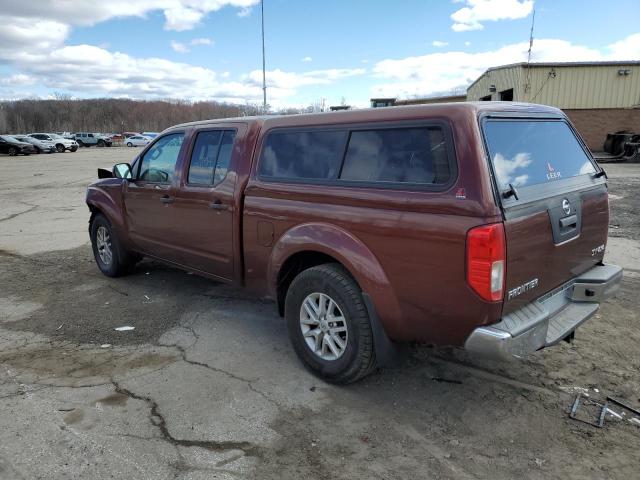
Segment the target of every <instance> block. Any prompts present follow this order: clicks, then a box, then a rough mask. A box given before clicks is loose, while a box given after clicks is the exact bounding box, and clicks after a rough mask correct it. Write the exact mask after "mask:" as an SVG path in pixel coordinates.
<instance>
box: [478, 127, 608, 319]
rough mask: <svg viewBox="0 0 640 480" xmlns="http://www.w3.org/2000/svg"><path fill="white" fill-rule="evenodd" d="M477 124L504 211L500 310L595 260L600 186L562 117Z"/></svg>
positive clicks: (601, 214)
mask: <svg viewBox="0 0 640 480" xmlns="http://www.w3.org/2000/svg"><path fill="white" fill-rule="evenodd" d="M481 124H482V129H483V133H484V138H485V142H486V147H487V150H488V153H489V156H490V164H491V168H492V172H493V176H494V180H495V186H496V196H497V197H498V198H499V200H500V202H501V205H502V208H503V212H504V218H505V236H506V249H507V265H506V277H505V299H504V309H503V314H506V313H509V312H511V311H514V310H517V309H518V308H521V307H522V306H524V305H525V304H527V303H529V302H531V301H532V300H534V299H536V298H538V297H540V296H541V295H543V294H544V293H546V292H549V291H551V290H553V289H554V288H556V287H559V286H561V285H562V284H564V283H566V282H567V281H569V280H571V279H572V278H574V277H576V276H577V275H580V274H581V273H583V272H585V271H586V270H588V269H589V268H591V267H592V266H593V265H595V264H596V263H598V262H600V261H602V258H603V256H604V248H605V244H606V241H607V232H608V224H609V203H608V195H607V186H606V180H605V177H604V176H603V175H602V174H598V173H599V172H600V171H601V170H600V168H599V167H598V166H597V164H596V163H595V161H593V159H592V157H591V154H590V153H589V152H588V150H587V149H586V147H585V146H584V144H583V143H582V142H581V141H580V140H579V138H578V137H577V135H576V133H575V131H574V130H573V128H572V127H571V125H570V124H569V123H568V122H567V120H566V119H565V118H564V117H563V116H560V115H559V116H556V117H544V118H543V117H541V118H530V117H529V118H525V117H508V116H504V115H500V116H497V115H496V116H492V115H488V116H486V117H484V118H482V119H481Z"/></svg>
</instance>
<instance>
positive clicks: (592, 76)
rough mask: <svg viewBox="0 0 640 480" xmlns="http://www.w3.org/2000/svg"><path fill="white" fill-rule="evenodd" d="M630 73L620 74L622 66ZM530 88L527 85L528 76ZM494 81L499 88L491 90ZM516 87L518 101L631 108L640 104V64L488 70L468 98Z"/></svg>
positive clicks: (563, 106)
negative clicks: (494, 90)
mask: <svg viewBox="0 0 640 480" xmlns="http://www.w3.org/2000/svg"><path fill="white" fill-rule="evenodd" d="M620 69H624V70H629V75H618V70H620ZM528 79H529V82H530V84H531V87H530V88H525V85H526V84H527V83H528V81H527V80H528ZM490 85H495V86H496V90H497V91H496V92H495V93H490V92H489V87H490ZM509 88H513V93H514V96H513V100H514V101H516V102H530V103H540V104H543V105H551V106H553V107H558V108H561V109H578V108H587V109H593V108H628V107H633V106H637V105H640V65H625V64H624V63H620V64H618V65H582V66H562V65H556V66H538V65H535V64H533V65H532V66H531V67H526V66H523V65H517V66H513V67H505V68H498V69H496V70H490V71H488V72H485V73H484V74H483V75H482V76H481V77H480V78H479V79H478V81H476V82H475V83H474V84H473V85H471V86H470V87H469V89H468V90H467V100H473V101H477V100H480V98H482V97H484V96H485V95H491V99H492V100H499V99H500V96H499V94H500V91H503V90H507V89H509Z"/></svg>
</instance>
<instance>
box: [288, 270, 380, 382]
mask: <svg viewBox="0 0 640 480" xmlns="http://www.w3.org/2000/svg"><path fill="white" fill-rule="evenodd" d="M285 318H286V321H287V328H288V330H289V338H290V339H291V343H292V344H293V348H294V350H295V351H296V353H297V355H298V357H299V358H300V360H301V361H302V363H303V364H304V365H305V367H307V368H308V369H309V370H310V371H311V372H312V373H314V374H315V375H317V376H319V377H320V378H322V379H324V380H326V381H328V382H332V383H338V384H347V383H352V382H355V381H357V380H360V379H361V378H363V377H365V376H366V375H368V374H369V373H370V372H371V371H372V370H373V369H374V368H375V364H376V359H375V350H374V345H373V332H372V330H371V322H370V320H369V315H368V313H367V309H366V307H365V304H364V301H363V299H362V291H361V290H360V287H359V286H358V284H357V283H356V281H355V280H354V279H353V277H351V275H350V274H349V272H347V270H345V269H344V267H342V266H341V265H338V264H331V263H330V264H324V265H319V266H316V267H312V268H309V269H307V270H304V271H303V272H302V273H300V274H299V275H298V276H297V277H296V278H294V280H293V282H291V285H290V287H289V290H288V291H287V297H286V300H285Z"/></svg>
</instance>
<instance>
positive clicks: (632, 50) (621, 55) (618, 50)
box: [608, 33, 640, 60]
mask: <svg viewBox="0 0 640 480" xmlns="http://www.w3.org/2000/svg"><path fill="white" fill-rule="evenodd" d="M608 49H609V52H610V56H611V57H615V58H617V59H619V60H637V59H638V58H640V33H634V34H633V35H629V36H628V37H627V38H625V39H624V40H620V41H619V42H615V43H612V44H611V45H609V48H608Z"/></svg>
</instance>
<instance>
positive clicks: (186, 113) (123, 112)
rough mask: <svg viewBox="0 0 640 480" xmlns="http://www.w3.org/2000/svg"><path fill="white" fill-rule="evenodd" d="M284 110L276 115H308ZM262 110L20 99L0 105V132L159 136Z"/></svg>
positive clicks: (168, 103)
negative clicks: (194, 124) (175, 127)
mask: <svg viewBox="0 0 640 480" xmlns="http://www.w3.org/2000/svg"><path fill="white" fill-rule="evenodd" d="M314 110H315V107H314V106H310V107H309V108H306V109H287V110H286V111H279V112H277V113H281V114H292V113H303V112H309V111H314ZM260 113H262V107H261V106H257V105H252V104H246V105H238V104H231V103H222V102H215V101H210V102H189V101H184V100H154V101H142V100H128V99H116V98H97V99H82V100H78V99H71V98H65V97H64V96H58V97H57V98H55V99H50V100H42V99H24V100H12V101H3V102H0V133H9V134H11V133H29V132H102V133H120V132H159V131H162V130H164V129H165V128H167V127H170V126H172V125H175V124H178V123H184V122H192V121H197V120H207V119H212V118H230V117H242V116H247V115H259V114H260Z"/></svg>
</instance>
